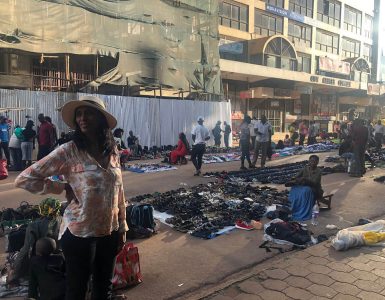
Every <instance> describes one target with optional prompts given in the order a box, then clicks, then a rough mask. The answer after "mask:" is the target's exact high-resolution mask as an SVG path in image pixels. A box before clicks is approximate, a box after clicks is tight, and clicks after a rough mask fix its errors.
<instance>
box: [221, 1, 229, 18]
mask: <svg viewBox="0 0 385 300" xmlns="http://www.w3.org/2000/svg"><path fill="white" fill-rule="evenodd" d="M230 11H231V6H230V4H228V3H223V15H224V16H226V17H230V15H231V13H230Z"/></svg>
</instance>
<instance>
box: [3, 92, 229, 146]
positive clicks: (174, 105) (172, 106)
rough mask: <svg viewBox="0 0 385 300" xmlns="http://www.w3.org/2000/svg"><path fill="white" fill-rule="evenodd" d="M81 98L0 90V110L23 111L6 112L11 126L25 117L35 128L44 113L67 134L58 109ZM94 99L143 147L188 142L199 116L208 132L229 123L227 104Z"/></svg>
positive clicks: (112, 97)
mask: <svg viewBox="0 0 385 300" xmlns="http://www.w3.org/2000/svg"><path fill="white" fill-rule="evenodd" d="M82 95H86V94H73V93H57V92H38V91H26V90H5V89H0V107H1V108H6V107H19V108H26V110H22V111H10V112H9V118H10V119H11V120H12V121H13V124H19V125H21V126H24V125H25V123H26V121H27V118H26V116H27V115H28V116H30V117H31V119H32V120H34V121H35V122H36V125H37V116H38V114H39V113H44V115H46V116H50V117H51V118H52V122H53V123H54V124H55V125H56V126H57V128H58V130H59V132H61V131H64V132H67V131H68V127H67V126H66V125H65V124H64V123H63V121H62V119H61V116H60V112H58V111H57V108H59V107H60V106H62V105H63V104H64V103H65V102H66V101H69V100H74V99H78V97H80V96H82ZM97 96H99V97H101V98H103V99H104V100H105V102H106V105H107V109H108V110H109V111H110V112H111V113H112V114H113V115H114V116H115V117H116V118H117V120H118V127H120V128H123V129H124V131H125V137H127V136H128V131H129V130H132V131H133V132H134V134H135V135H137V136H139V139H140V141H141V144H142V145H144V146H153V145H157V146H160V145H174V144H176V142H177V140H178V134H179V132H185V133H186V135H187V137H188V138H189V139H190V141H191V134H190V132H191V129H192V127H193V126H194V125H195V124H196V119H197V117H198V116H203V117H204V118H205V119H206V122H205V125H206V126H207V127H208V128H209V129H212V128H214V126H215V123H216V122H217V121H218V120H220V121H222V122H223V121H227V122H230V120H231V119H230V117H231V105H230V103H229V102H207V101H204V102H202V101H192V100H171V99H154V98H138V97H125V96H113V95H97ZM230 124H231V123H230ZM210 132H211V130H210ZM212 143H213V141H212Z"/></svg>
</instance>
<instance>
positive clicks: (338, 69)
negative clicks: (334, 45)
mask: <svg viewBox="0 0 385 300" xmlns="http://www.w3.org/2000/svg"><path fill="white" fill-rule="evenodd" d="M318 67H319V69H320V71H325V72H331V73H339V74H344V75H350V63H348V62H346V61H341V60H338V59H332V58H330V57H326V56H325V57H323V56H320V57H318Z"/></svg>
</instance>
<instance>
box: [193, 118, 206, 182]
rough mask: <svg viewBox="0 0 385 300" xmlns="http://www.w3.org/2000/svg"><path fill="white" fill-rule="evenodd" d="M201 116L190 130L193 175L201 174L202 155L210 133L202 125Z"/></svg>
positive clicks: (202, 119)
mask: <svg viewBox="0 0 385 300" xmlns="http://www.w3.org/2000/svg"><path fill="white" fill-rule="evenodd" d="M204 121H205V120H204V118H203V117H198V119H197V122H198V125H196V126H195V127H194V128H193V130H192V131H191V135H192V140H193V146H192V150H191V161H192V162H193V164H194V167H195V170H196V172H195V174H194V176H199V175H200V174H201V167H202V157H203V154H204V153H205V151H206V141H208V140H209V139H210V133H209V131H208V129H207V128H206V127H205V126H204V125H203V122H204Z"/></svg>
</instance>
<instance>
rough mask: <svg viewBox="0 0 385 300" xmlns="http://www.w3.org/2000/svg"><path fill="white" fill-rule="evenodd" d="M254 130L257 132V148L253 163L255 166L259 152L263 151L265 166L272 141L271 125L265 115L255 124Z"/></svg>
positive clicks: (262, 162) (262, 159)
mask: <svg viewBox="0 0 385 300" xmlns="http://www.w3.org/2000/svg"><path fill="white" fill-rule="evenodd" d="M254 131H255V134H256V139H255V148H254V158H253V163H252V165H253V166H254V167H255V164H256V163H257V159H258V156H259V152H260V151H261V152H262V154H261V167H262V168H263V167H265V162H266V155H267V148H268V147H269V144H270V143H271V125H270V123H269V122H268V121H267V118H266V116H265V115H262V116H261V120H260V121H258V122H257V123H256V124H255V127H254Z"/></svg>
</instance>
